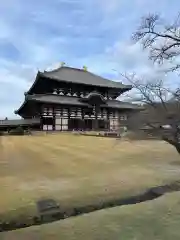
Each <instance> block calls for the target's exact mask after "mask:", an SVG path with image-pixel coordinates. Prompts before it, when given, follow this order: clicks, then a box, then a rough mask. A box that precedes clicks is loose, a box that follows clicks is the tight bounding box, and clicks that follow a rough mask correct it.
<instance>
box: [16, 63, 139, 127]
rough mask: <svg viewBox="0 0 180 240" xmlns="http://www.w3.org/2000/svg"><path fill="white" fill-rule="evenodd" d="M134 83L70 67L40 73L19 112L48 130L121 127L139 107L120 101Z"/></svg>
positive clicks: (26, 94)
mask: <svg viewBox="0 0 180 240" xmlns="http://www.w3.org/2000/svg"><path fill="white" fill-rule="evenodd" d="M131 89H132V86H130V85H124V84H122V83H120V82H114V81H110V80H107V79H105V78H102V77H100V76H97V75H95V74H93V73H91V72H89V71H88V70H87V68H86V69H76V68H70V67H66V66H61V67H60V68H58V69H56V70H52V71H44V72H38V73H37V76H36V79H35V81H34V83H33V85H32V86H31V88H30V89H29V90H28V92H26V93H25V100H24V103H23V104H22V105H21V106H20V108H19V109H18V110H17V111H15V113H16V114H18V115H20V116H21V117H22V118H24V119H39V120H40V125H39V128H40V129H41V130H44V131H52V130H57V131H67V130H115V131H116V130H118V129H119V127H120V126H122V125H125V124H124V123H125V122H126V120H127V117H128V114H129V113H130V112H132V111H133V110H137V109H138V106H137V105H134V104H131V103H126V102H122V101H119V100H116V99H117V97H119V96H120V95H121V94H122V93H124V92H126V91H129V90H131Z"/></svg>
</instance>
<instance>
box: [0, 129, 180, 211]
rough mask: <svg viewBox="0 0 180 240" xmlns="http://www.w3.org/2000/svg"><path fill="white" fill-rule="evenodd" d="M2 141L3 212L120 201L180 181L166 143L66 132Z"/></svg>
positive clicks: (0, 199) (0, 207)
mask: <svg viewBox="0 0 180 240" xmlns="http://www.w3.org/2000/svg"><path fill="white" fill-rule="evenodd" d="M0 141H1V143H0V153H1V154H0V188H1V197H0V212H1V211H7V210H10V209H17V208H18V207H23V206H27V205H29V206H31V205H33V206H34V201H35V200H37V199H39V198H41V197H51V198H55V199H57V200H58V201H60V203H61V204H62V205H65V206H66V205H78V204H81V203H90V202H91V203H92V202H94V201H98V200H99V199H102V198H116V197H118V198H120V197H124V196H128V195H132V194H135V193H138V192H141V191H143V190H145V189H146V188H148V187H151V186H154V185H159V184H164V183H168V182H170V181H172V180H174V179H179V178H180V177H179V176H180V166H178V165H177V164H176V163H178V161H179V162H180V159H179V156H178V154H177V153H176V151H175V150H174V148H173V147H171V146H170V145H168V144H166V143H164V142H158V141H139V142H138V141H137V142H136V141H133V142H132V143H131V142H127V141H126V142H125V141H124V142H121V141H117V140H115V139H109V138H97V137H86V136H74V135H70V134H63V133H62V134H59V135H48V136H19V137H18V136H11V137H1V139H0Z"/></svg>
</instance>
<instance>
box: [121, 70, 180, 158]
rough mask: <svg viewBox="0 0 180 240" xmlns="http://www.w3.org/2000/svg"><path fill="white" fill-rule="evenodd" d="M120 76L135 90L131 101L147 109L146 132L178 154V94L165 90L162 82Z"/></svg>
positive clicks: (179, 95) (179, 122)
mask: <svg viewBox="0 0 180 240" xmlns="http://www.w3.org/2000/svg"><path fill="white" fill-rule="evenodd" d="M122 76H123V77H124V78H125V79H126V80H128V82H130V83H131V84H132V85H133V87H134V88H135V89H136V90H137V94H136V97H134V96H133V101H135V102H141V103H144V106H145V108H148V111H149V115H148V117H145V118H144V119H143V120H144V122H143V124H145V125H146V126H148V127H149V130H148V131H149V132H150V133H152V134H155V135H156V136H158V137H160V138H161V139H162V140H164V141H166V142H168V143H169V144H171V145H172V146H174V147H175V148H176V150H177V152H178V153H179V154H180V92H179V91H177V90H176V91H173V90H171V89H168V88H166V87H165V85H164V81H162V80H154V81H149V82H147V81H144V80H143V79H138V78H137V76H136V75H135V74H133V75H128V74H123V75H122ZM141 124H142V122H141Z"/></svg>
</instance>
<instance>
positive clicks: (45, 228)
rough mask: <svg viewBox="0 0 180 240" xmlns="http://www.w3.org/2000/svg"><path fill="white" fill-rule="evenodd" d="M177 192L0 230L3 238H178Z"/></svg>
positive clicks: (179, 202)
mask: <svg viewBox="0 0 180 240" xmlns="http://www.w3.org/2000/svg"><path fill="white" fill-rule="evenodd" d="M179 223H180V193H179V192H178V193H171V194H166V195H164V196H163V197H160V198H158V199H156V200H153V201H147V202H145V203H140V204H136V205H131V206H130V205H129V206H123V207H115V208H111V209H106V210H101V211H97V212H94V213H90V214H85V215H82V216H79V217H73V218H69V219H66V220H62V221H58V222H54V223H50V224H45V225H41V226H34V227H30V228H26V229H20V230H17V231H12V232H6V233H1V235H0V237H1V239H2V240H23V239H27V240H30V239H33V240H39V239H43V240H49V239H52V240H58V239H63V240H84V239H86V240H112V239H113V240H119V239H122V240H136V239H137V240H144V239H146V240H170V239H172V240H179V239H180V231H179Z"/></svg>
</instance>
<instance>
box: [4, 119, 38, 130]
mask: <svg viewBox="0 0 180 240" xmlns="http://www.w3.org/2000/svg"><path fill="white" fill-rule="evenodd" d="M19 126H21V127H22V128H23V129H29V128H30V129H34V130H39V128H40V119H17V120H0V131H9V130H11V129H14V128H17V127H19Z"/></svg>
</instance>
